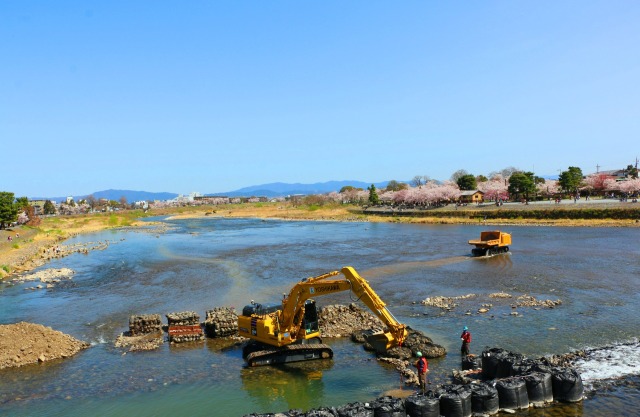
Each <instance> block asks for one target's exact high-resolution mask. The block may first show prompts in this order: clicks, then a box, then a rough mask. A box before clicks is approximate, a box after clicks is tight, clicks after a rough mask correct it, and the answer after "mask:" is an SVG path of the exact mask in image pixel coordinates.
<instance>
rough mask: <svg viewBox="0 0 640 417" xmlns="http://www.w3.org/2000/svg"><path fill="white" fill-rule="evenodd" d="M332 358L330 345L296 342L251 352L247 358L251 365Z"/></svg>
mask: <svg viewBox="0 0 640 417" xmlns="http://www.w3.org/2000/svg"><path fill="white" fill-rule="evenodd" d="M330 358H333V350H331V347H330V346H329V345H325V344H320V343H318V344H298V343H295V344H292V345H287V346H283V347H280V348H274V349H264V350H259V351H257V352H253V353H250V354H249V355H248V356H247V357H246V360H247V364H248V365H249V366H263V365H275V364H280V363H289V362H300V361H309V360H314V359H330Z"/></svg>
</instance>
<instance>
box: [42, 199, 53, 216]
mask: <svg viewBox="0 0 640 417" xmlns="http://www.w3.org/2000/svg"><path fill="white" fill-rule="evenodd" d="M42 212H43V213H44V214H56V207H55V206H54V205H53V203H52V202H51V200H47V201H45V202H44V207H43V208H42Z"/></svg>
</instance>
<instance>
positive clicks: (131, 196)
mask: <svg viewBox="0 0 640 417" xmlns="http://www.w3.org/2000/svg"><path fill="white" fill-rule="evenodd" d="M89 195H93V196H94V197H95V198H96V199H97V200H99V199H101V198H106V199H107V200H115V201H118V200H120V198H121V197H125V198H126V199H127V201H128V202H129V203H133V202H135V201H143V200H145V201H154V200H171V199H173V198H176V197H177V196H178V194H176V193H164V192H163V193H152V192H149V191H132V190H104V191H96V192H94V193H91V194H87V195H74V196H73V200H74V201H76V202H77V201H80V200H82V199H85V198H87V197H88V196H89ZM31 199H32V200H51V201H55V202H58V203H59V202H61V201H66V200H67V197H33V198H31Z"/></svg>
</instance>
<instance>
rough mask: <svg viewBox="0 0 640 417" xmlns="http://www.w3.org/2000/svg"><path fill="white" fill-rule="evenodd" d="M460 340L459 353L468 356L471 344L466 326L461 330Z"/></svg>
mask: <svg viewBox="0 0 640 417" xmlns="http://www.w3.org/2000/svg"><path fill="white" fill-rule="evenodd" d="M460 340H462V347H461V348H460V352H461V353H462V354H463V355H468V354H469V344H470V343H471V333H469V328H468V327H467V326H464V328H463V329H462V334H461V335H460Z"/></svg>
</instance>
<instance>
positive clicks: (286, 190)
mask: <svg viewBox="0 0 640 417" xmlns="http://www.w3.org/2000/svg"><path fill="white" fill-rule="evenodd" d="M407 182H408V181H407ZM387 183H388V181H384V182H378V183H373V184H374V185H375V186H376V188H384V187H386V186H387ZM371 184H372V183H370V182H362V181H327V182H318V183H315V184H300V183H296V184H287V183H283V182H275V183H271V184H262V185H254V186H251V187H245V188H241V189H239V190H235V191H227V192H223V193H206V194H205V195H207V196H226V197H286V196H289V195H296V194H303V195H310V194H324V193H330V192H332V191H336V192H338V191H340V189H341V188H342V187H344V186H348V185H350V186H352V187H356V188H362V189H366V188H367V187H369V186H370V185H371ZM89 195H90V194H87V195H74V196H73V200H74V201H76V202H77V201H80V200H82V199H85V198H87V197H88V196H89ZM91 195H93V196H94V197H95V198H96V199H101V198H106V199H107V200H115V201H118V200H120V198H122V197H125V198H126V199H127V201H128V202H129V203H132V202H134V201H143V200H145V201H154V200H171V199H174V198H176V197H177V196H178V195H179V194H176V193H169V192H161V193H153V192H149V191H132V190H103V191H96V192H94V193H91ZM30 199H31V200H51V201H55V202H58V203H59V202H61V201H66V199H67V197H66V196H65V197H30Z"/></svg>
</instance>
